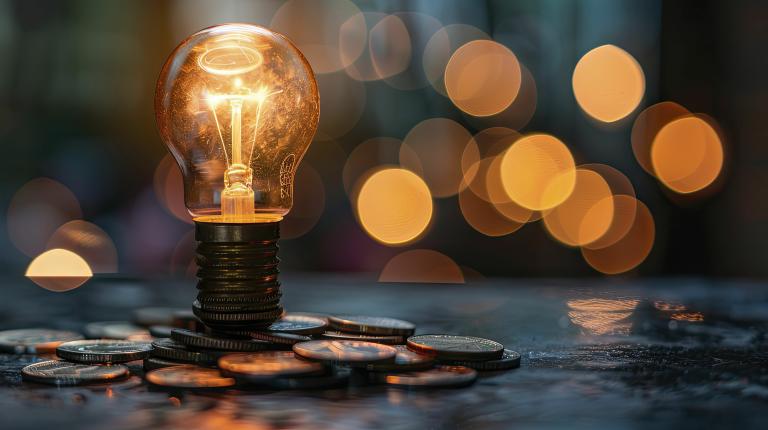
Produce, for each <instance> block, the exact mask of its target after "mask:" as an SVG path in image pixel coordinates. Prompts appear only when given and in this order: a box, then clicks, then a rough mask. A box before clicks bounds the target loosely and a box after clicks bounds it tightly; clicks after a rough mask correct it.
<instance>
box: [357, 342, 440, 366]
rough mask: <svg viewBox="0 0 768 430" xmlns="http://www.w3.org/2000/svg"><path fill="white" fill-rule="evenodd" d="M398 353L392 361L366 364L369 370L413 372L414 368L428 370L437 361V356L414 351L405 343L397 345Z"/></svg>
mask: <svg viewBox="0 0 768 430" xmlns="http://www.w3.org/2000/svg"><path fill="white" fill-rule="evenodd" d="M395 349H396V350H397V355H395V361H394V362H392V363H373V364H369V365H367V366H365V369H366V370H368V371H369V372H412V371H414V370H426V369H429V368H431V367H432V366H433V365H434V363H435V358H434V357H432V356H430V355H425V354H419V353H417V352H413V351H411V350H410V349H408V347H406V346H405V345H395Z"/></svg>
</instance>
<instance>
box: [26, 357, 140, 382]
mask: <svg viewBox="0 0 768 430" xmlns="http://www.w3.org/2000/svg"><path fill="white" fill-rule="evenodd" d="M127 375H128V368H127V367H125V366H123V365H120V364H116V365H114V366H97V365H91V364H78V363H70V362H67V361H59V360H48V361H41V362H38V363H33V364H30V365H28V366H26V367H24V368H23V369H21V377H22V379H24V380H26V381H33V382H40V383H43V384H51V385H79V384H88V383H94V382H103V381H109V380H113V379H117V378H122V377H124V376H127Z"/></svg>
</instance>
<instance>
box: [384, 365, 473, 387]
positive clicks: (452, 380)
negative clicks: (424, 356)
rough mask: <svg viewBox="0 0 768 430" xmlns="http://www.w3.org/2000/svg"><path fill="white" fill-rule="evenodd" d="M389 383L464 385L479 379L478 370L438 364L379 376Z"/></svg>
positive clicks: (425, 385)
mask: <svg viewBox="0 0 768 430" xmlns="http://www.w3.org/2000/svg"><path fill="white" fill-rule="evenodd" d="M377 378H378V379H379V380H380V381H381V382H384V383H386V384H387V385H396V386H401V387H411V388H420V387H443V388H447V387H464V386H467V385H470V384H472V383H473V382H475V380H476V379H477V371H476V370H474V369H470V368H469V367H464V366H437V367H435V368H434V369H429V370H424V371H421V372H408V373H395V374H391V375H383V376H378V377H377Z"/></svg>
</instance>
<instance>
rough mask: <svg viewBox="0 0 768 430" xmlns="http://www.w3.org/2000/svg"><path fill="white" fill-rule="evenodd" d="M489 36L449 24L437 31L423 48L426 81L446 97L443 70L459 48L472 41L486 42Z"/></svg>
mask: <svg viewBox="0 0 768 430" xmlns="http://www.w3.org/2000/svg"><path fill="white" fill-rule="evenodd" d="M487 39H490V36H488V34H486V33H485V32H484V31H482V30H480V29H479V28H477V27H474V26H471V25H467V24H450V25H446V26H445V27H443V28H441V29H440V30H438V31H437V32H436V33H435V34H433V35H432V37H431V38H430V39H429V41H428V42H427V45H426V47H425V48H424V57H423V58H422V63H423V67H424V74H425V75H426V76H427V80H429V83H430V84H431V85H432V87H433V88H434V89H435V91H437V92H439V93H440V94H442V95H444V96H447V95H448V92H447V91H446V89H445V81H444V76H445V68H446V66H448V61H449V60H450V59H451V56H452V55H453V53H454V52H456V50H457V49H459V47H461V46H463V45H465V44H467V43H469V42H471V41H473V40H487Z"/></svg>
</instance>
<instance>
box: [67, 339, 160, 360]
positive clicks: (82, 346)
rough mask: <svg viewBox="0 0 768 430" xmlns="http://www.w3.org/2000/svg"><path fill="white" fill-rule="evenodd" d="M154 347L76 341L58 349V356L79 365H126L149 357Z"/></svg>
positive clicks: (119, 341)
mask: <svg viewBox="0 0 768 430" xmlns="http://www.w3.org/2000/svg"><path fill="white" fill-rule="evenodd" d="M151 351H152V345H150V344H149V343H146V342H134V341H126V340H113V339H101V340H76V341H73V342H66V343H62V344H61V345H59V347H58V348H56V355H58V356H59V357H61V358H63V359H65V360H69V361H76V362H79V363H105V364H106V363H125V362H128V361H134V360H141V359H144V358H147V357H149V353H150V352H151Z"/></svg>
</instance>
